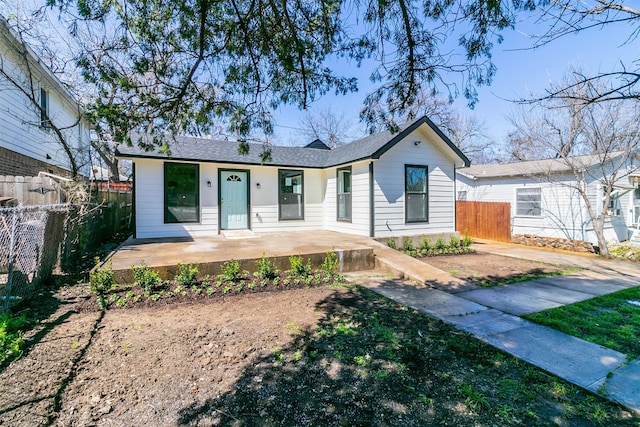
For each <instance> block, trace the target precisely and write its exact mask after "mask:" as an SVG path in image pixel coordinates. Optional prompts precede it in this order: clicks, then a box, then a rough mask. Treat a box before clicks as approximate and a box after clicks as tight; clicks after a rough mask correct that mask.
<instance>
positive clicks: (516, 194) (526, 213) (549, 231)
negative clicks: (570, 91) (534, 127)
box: [457, 153, 640, 245]
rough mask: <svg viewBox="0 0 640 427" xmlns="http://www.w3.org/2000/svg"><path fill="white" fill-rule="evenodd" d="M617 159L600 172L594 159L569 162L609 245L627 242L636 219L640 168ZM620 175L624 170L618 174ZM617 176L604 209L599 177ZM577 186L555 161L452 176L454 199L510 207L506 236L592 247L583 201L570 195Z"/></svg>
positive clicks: (488, 167)
mask: <svg viewBox="0 0 640 427" xmlns="http://www.w3.org/2000/svg"><path fill="white" fill-rule="evenodd" d="M623 158H625V156H621V155H620V154H619V153H616V154H614V155H612V156H611V162H608V163H607V164H606V165H605V166H606V167H605V172H603V171H602V168H601V166H600V158H599V157H598V156H580V157H575V158H574V159H572V160H571V161H572V162H573V164H580V165H581V166H582V168H583V170H584V171H585V173H584V174H585V177H586V182H587V194H589V199H590V203H591V205H592V206H593V207H594V209H595V210H596V213H597V215H598V216H600V215H606V219H605V221H606V223H605V224H606V225H605V237H606V238H607V240H608V241H611V242H618V241H625V240H628V239H629V238H630V237H631V236H632V234H633V232H634V230H635V229H636V226H637V224H638V218H639V217H640V190H638V189H637V184H634V181H635V182H637V181H638V177H639V176H640V175H639V173H640V168H639V167H638V166H639V165H640V162H639V161H638V159H637V158H632V159H631V160H629V161H627V162H626V163H625V164H622V163H623V161H622V160H620V159H623ZM622 169H623V170H622ZM614 171H617V174H618V176H621V178H620V179H618V180H617V181H616V184H615V187H614V191H613V193H612V198H611V203H610V204H609V206H608V207H605V206H603V200H604V199H603V196H604V191H603V188H602V182H601V179H602V176H603V173H607V174H609V175H608V176H611V175H610V174H611V173H612V172H614ZM576 183H577V181H576V178H575V177H574V175H573V174H572V169H571V168H570V167H569V166H568V164H567V162H565V161H563V160H560V159H549V160H535V161H528V162H518V163H509V164H501V165H498V164H497V165H473V166H471V167H469V168H465V169H461V170H460V171H459V172H458V175H457V199H458V200H475V201H486V202H509V203H511V228H512V230H511V234H512V236H515V235H518V234H532V235H537V236H544V237H557V238H564V239H571V240H583V241H587V242H590V243H593V244H594V245H597V239H596V236H595V234H594V233H593V226H592V224H591V220H590V218H589V214H588V212H587V209H586V207H585V204H584V201H583V199H582V198H581V197H580V195H579V194H578V192H577V190H576V189H575V185H576Z"/></svg>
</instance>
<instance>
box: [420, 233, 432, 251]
mask: <svg viewBox="0 0 640 427" xmlns="http://www.w3.org/2000/svg"><path fill="white" fill-rule="evenodd" d="M429 249H431V239H430V238H428V237H427V236H424V237H423V238H422V242H420V250H421V251H422V252H429Z"/></svg>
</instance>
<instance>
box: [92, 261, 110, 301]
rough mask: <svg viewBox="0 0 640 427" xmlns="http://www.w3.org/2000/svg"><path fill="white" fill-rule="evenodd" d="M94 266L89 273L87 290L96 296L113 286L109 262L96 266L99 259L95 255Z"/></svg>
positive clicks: (103, 293)
mask: <svg viewBox="0 0 640 427" xmlns="http://www.w3.org/2000/svg"><path fill="white" fill-rule="evenodd" d="M95 261H96V268H95V269H94V270H93V271H91V272H90V273H89V290H91V292H93V293H94V294H96V296H98V297H99V296H101V295H102V296H104V295H105V294H106V293H107V292H109V291H110V290H111V288H112V287H113V279H114V273H113V270H112V269H111V263H108V264H107V265H105V266H104V267H98V264H100V259H99V258H97V257H96V259H95Z"/></svg>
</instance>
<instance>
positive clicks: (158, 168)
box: [135, 159, 324, 238]
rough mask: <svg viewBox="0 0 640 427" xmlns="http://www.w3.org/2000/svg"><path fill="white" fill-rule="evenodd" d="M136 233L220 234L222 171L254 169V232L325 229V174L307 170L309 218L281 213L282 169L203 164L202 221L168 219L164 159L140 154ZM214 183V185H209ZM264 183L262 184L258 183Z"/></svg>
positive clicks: (306, 209) (251, 223) (143, 235)
mask: <svg viewBox="0 0 640 427" xmlns="http://www.w3.org/2000/svg"><path fill="white" fill-rule="evenodd" d="M135 165H136V184H135V185H136V237H138V238H146V237H182V236H206V235H212V234H218V232H219V230H218V223H219V209H218V173H219V171H220V170H227V169H242V170H247V171H248V172H249V177H250V178H249V179H250V182H249V188H250V206H251V210H250V212H249V216H250V219H249V227H250V228H251V229H252V230H254V231H259V232H268V231H278V230H300V231H304V230H320V229H322V228H323V217H324V211H323V194H324V176H323V172H322V171H320V170H313V169H309V170H304V189H303V191H304V220H285V221H282V220H280V219H279V218H278V168H277V167H270V166H250V167H244V166H238V167H235V166H229V165H222V164H214V163H199V164H198V165H199V169H200V222H199V223H197V224H165V223H164V161H162V160H150V159H137V160H136V161H135ZM208 182H210V183H211V186H210V187H209V186H208V184H207V183H208ZM258 184H260V188H258Z"/></svg>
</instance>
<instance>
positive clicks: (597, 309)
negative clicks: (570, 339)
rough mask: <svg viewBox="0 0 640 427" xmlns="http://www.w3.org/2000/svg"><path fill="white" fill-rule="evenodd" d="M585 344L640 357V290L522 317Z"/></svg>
mask: <svg viewBox="0 0 640 427" xmlns="http://www.w3.org/2000/svg"><path fill="white" fill-rule="evenodd" d="M523 317H524V318H525V319H527V320H531V321H533V322H536V323H540V324H542V325H545V326H549V327H551V328H554V329H557V330H559V331H561V332H564V333H567V334H570V335H573V336H576V337H578V338H582V339H584V340H586V341H589V342H593V343H596V344H600V345H603V346H605V347H609V348H611V349H614V350H617V351H620V352H622V353H624V354H626V355H628V356H629V357H630V358H637V357H640V340H639V339H638V337H640V288H632V289H626V290H623V291H619V292H615V293H613V294H609V295H603V296H600V297H596V298H592V299H589V300H586V301H582V302H578V303H575V304H571V305H568V306H564V307H559V308H554V309H550V310H545V311H542V312H539V313H534V314H529V315H526V316H523Z"/></svg>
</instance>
